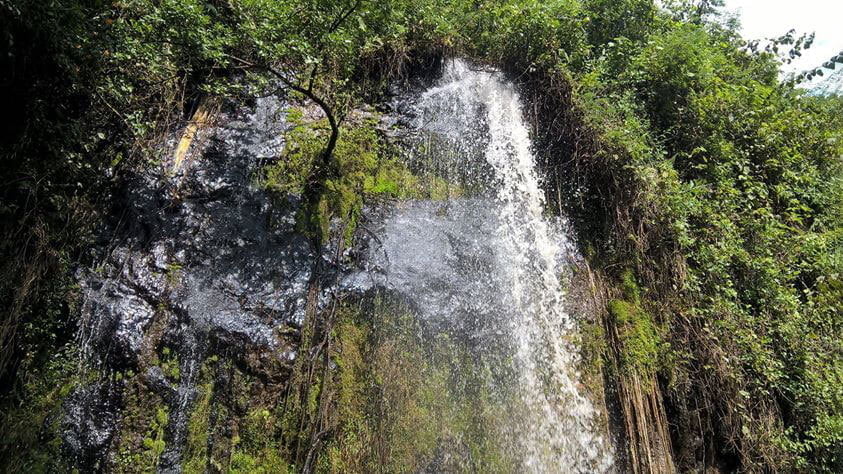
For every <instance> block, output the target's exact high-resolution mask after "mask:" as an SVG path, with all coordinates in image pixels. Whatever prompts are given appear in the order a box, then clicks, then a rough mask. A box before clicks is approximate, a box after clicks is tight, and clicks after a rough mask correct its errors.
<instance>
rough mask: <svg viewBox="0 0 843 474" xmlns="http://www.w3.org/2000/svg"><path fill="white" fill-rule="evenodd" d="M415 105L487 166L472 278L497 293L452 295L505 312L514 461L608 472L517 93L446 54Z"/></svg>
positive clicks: (557, 242)
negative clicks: (486, 202)
mask: <svg viewBox="0 0 843 474" xmlns="http://www.w3.org/2000/svg"><path fill="white" fill-rule="evenodd" d="M417 113H418V116H417V124H416V125H417V127H418V128H419V129H420V130H423V131H427V132H429V133H432V134H436V135H438V136H440V137H444V138H445V140H446V141H448V142H451V143H452V145H453V148H454V149H456V150H479V151H480V153H481V154H482V158H483V159H485V164H486V165H488V167H489V168H490V169H491V181H492V182H490V183H486V185H487V188H488V189H489V191H491V192H492V193H493V194H494V196H493V198H492V199H493V203H492V204H491V205H492V206H493V210H492V211H491V212H490V213H489V216H490V218H492V219H494V220H495V221H496V224H495V226H494V230H493V231H492V235H487V236H481V237H480V238H486V239H489V240H490V243H489V251H490V252H491V253H493V263H492V264H491V265H490V266H489V271H490V273H491V275H487V276H485V277H480V278H484V279H486V280H488V281H493V282H494V287H495V288H496V290H495V291H494V293H496V294H494V295H491V294H476V293H475V294H463V295H461V298H463V299H474V300H477V301H474V302H473V304H472V305H470V306H471V307H478V306H482V307H486V306H488V305H489V304H490V303H488V302H487V301H488V300H490V299H498V302H497V303H494V306H496V312H497V313H501V312H503V313H505V316H504V317H503V318H501V320H499V321H498V322H497V323H495V324H497V326H498V327H497V332H499V333H500V332H506V333H508V336H509V338H510V339H509V340H510V343H509V344H510V350H511V352H512V354H511V359H510V360H511V365H512V366H511V367H509V368H508V369H507V370H510V371H511V372H512V373H513V374H514V379H515V381H514V384H515V385H517V386H515V387H508V389H509V390H511V391H512V392H513V393H514V394H515V395H514V398H515V400H516V402H515V405H516V406H514V407H513V413H512V414H511V416H510V421H509V424H510V425H511V426H509V428H511V431H510V433H509V434H508V437H509V438H510V439H511V440H513V442H515V443H517V444H518V448H519V449H520V450H521V453H520V456H519V457H520V458H521V460H522V461H521V462H522V467H523V469H524V470H526V471H531V472H605V471H608V470H610V469H611V468H612V464H613V461H612V455H611V449H610V447H609V443H608V442H607V440H606V439H605V437H604V436H603V435H601V434H598V431H599V430H598V428H596V426H595V425H596V424H595V416H596V412H595V409H594V407H593V406H592V403H591V402H590V401H589V399H588V398H586V397H585V396H584V395H583V394H582V393H580V390H579V389H578V381H577V378H578V375H579V374H577V373H576V369H575V366H576V362H577V355H576V351H575V348H573V347H570V343H569V342H567V341H569V340H570V336H571V334H572V333H573V332H574V331H576V327H575V322H574V321H573V319H572V318H571V317H570V316H569V315H568V314H567V313H566V311H565V309H564V292H563V288H562V283H561V275H562V272H563V270H564V268H560V262H564V260H565V258H564V257H565V243H566V242H567V239H566V238H565V235H564V234H562V233H560V232H558V231H557V227H558V226H554V225H552V223H550V222H548V221H547V220H546V219H545V217H544V216H543V211H544V207H545V202H544V194H543V192H542V190H541V188H540V183H539V179H538V177H537V175H536V171H535V160H534V157H533V153H532V151H531V143H530V137H529V131H528V129H527V127H526V125H525V123H524V119H523V116H522V113H521V105H520V100H519V97H518V94H517V92H516V91H515V89H514V88H513V86H512V85H511V84H510V83H508V82H506V81H504V80H503V79H502V77H501V76H500V74H498V73H491V72H484V71H472V70H471V69H470V68H469V67H468V65H467V64H466V63H465V62H463V61H459V60H454V61H451V62H450V63H449V64H448V65H447V66H446V71H445V74H444V76H443V78H442V79H441V81H440V83H439V84H438V85H437V86H436V87H434V88H432V89H430V90H428V91H427V92H425V93H424V94H423V95H422V96H421V99H420V100H419V102H418V104H417ZM478 130H482V132H478ZM466 142H471V143H466ZM478 145H479V146H478ZM457 159H463V160H471V159H477V157H471V156H462V157H461V158H460V157H458V158H457ZM463 165H465V166H471V165H470V164H469V163H466V162H464V163H463ZM405 250H406V251H410V252H411V251H413V250H414V249H405ZM416 250H417V249H416ZM398 263H399V265H400V263H401V262H400V261H399V262H398Z"/></svg>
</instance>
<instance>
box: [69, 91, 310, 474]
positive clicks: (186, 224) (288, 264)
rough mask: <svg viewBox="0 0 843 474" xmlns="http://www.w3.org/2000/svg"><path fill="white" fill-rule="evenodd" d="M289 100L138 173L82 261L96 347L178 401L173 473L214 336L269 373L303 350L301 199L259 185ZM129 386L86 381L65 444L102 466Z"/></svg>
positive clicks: (165, 465)
mask: <svg viewBox="0 0 843 474" xmlns="http://www.w3.org/2000/svg"><path fill="white" fill-rule="evenodd" d="M284 107H285V103H284V102H283V101H281V100H279V99H277V98H274V97H268V98H262V99H258V100H257V103H256V104H255V106H254V107H240V108H234V107H231V108H229V109H228V110H225V111H223V112H221V113H219V114H218V119H217V125H216V126H212V127H207V128H206V129H204V130H200V131H199V133H198V136H197V137H196V138H195V139H194V144H193V151H192V153H190V154H189V155H188V157H187V159H185V160H184V162H183V163H180V166H179V167H178V169H173V168H174V164H173V163H170V162H165V163H163V165H162V166H154V167H153V168H152V169H151V170H148V171H147V172H145V173H142V174H139V175H137V176H135V177H134V179H132V180H131V181H130V182H129V183H128V185H127V187H126V190H125V199H124V201H125V202H124V204H125V206H124V209H125V210H124V211H123V213H122V215H120V216H118V219H117V220H116V223H115V224H114V225H113V226H112V227H111V228H110V229H108V230H107V231H106V232H104V235H105V236H106V238H107V239H108V242H109V245H105V246H103V247H102V249H101V254H100V255H99V256H98V259H99V263H98V264H97V265H96V266H95V267H92V268H88V269H83V270H81V271H79V273H78V280H79V284H80V287H81V290H82V294H83V304H82V323H81V329H80V333H79V342H80V346H81V348H82V351H83V354H84V357H85V358H86V359H87V360H88V361H89V362H91V363H92V364H93V365H94V366H97V367H99V368H101V369H103V371H104V372H106V373H109V372H113V373H120V374H123V373H124V372H130V373H134V372H138V373H142V374H143V375H142V377H143V378H144V379H145V380H144V383H145V385H146V386H147V387H148V388H149V389H150V390H151V391H153V392H156V393H157V395H158V396H160V398H161V399H162V400H163V401H164V403H165V404H166V405H167V411H168V412H169V413H170V416H169V421H170V422H169V423H168V428H167V430H168V433H167V435H166V438H167V439H168V440H169V442H167V443H166V446H167V448H166V450H165V451H164V452H163V453H162V456H161V463H160V465H159V466H160V467H161V468H162V469H163V470H165V471H166V470H177V469H178V468H179V463H180V459H181V453H180V447H181V445H182V444H183V438H184V436H185V429H186V428H185V424H186V422H187V420H186V418H187V413H189V410H187V409H186V408H187V407H188V406H189V405H190V404H191V403H192V400H193V398H194V397H195V384H196V379H197V376H198V372H199V367H200V365H201V363H202V361H203V360H204V359H205V358H206V357H208V356H209V355H210V352H209V349H210V348H211V347H213V348H214V351H213V352H214V353H220V352H225V353H227V354H232V355H233V357H234V358H235V359H237V358H240V359H242V363H243V364H244V365H250V366H255V365H259V366H261V367H263V368H264V369H266V370H269V371H279V370H281V371H283V370H284V368H285V367H287V368H289V366H290V365H291V364H292V360H293V358H294V352H293V351H292V347H293V346H292V342H291V341H292V340H293V339H292V337H294V336H295V335H296V333H297V331H298V328H299V327H300V325H301V322H302V319H303V314H304V313H303V312H304V294H305V291H306V288H307V285H308V281H309V279H310V272H311V268H312V266H313V260H314V253H313V252H312V250H311V248H310V245H309V243H308V241H307V240H306V239H305V238H304V237H303V236H302V235H300V234H298V233H296V232H295V231H294V229H295V225H294V224H295V213H296V210H297V203H296V202H295V200H294V199H290V200H288V202H286V203H285V204H284V205H278V203H273V202H272V198H271V197H270V196H269V195H268V194H267V193H266V192H264V191H263V190H261V189H259V188H258V187H256V186H254V185H253V182H254V179H255V174H256V172H257V170H258V169H259V167H260V166H262V165H263V164H265V163H266V162H267V161H268V160H272V159H275V158H277V157H278V155H279V153H280V151H281V150H282V148H283V146H284V143H283V132H284V130H285V128H286V127H287V122H286V121H285V117H284ZM170 348H173V349H175V350H174V351H173V357H172V359H173V360H171V361H169V362H166V361H164V362H162V361H161V360H160V359H163V358H166V357H165V355H169V353H170ZM162 350H163V351H164V354H162ZM256 354H257V355H256ZM156 362H158V364H156ZM165 363H167V364H169V365H168V366H167V368H168V371H169V373H170V375H169V376H167V375H165V374H164V373H163V371H162V370H161V368H160V367H158V365H164V364H165ZM267 368H270V369H267ZM123 385H124V383H107V384H106V383H96V384H93V385H90V386H83V387H82V388H80V389H79V390H78V391H77V392H76V393H74V394H73V395H72V396H71V397H70V398H69V400H68V401H67V403H66V410H67V415H68V416H67V419H68V420H70V421H69V422H68V423H67V427H66V429H65V444H66V446H67V447H68V448H69V450H70V452H71V455H72V456H73V457H74V458H75V459H76V460H77V461H78V463H79V465H80V467H83V468H86V467H87V468H92V469H93V468H102V467H103V466H102V465H98V464H97V462H96V461H95V460H98V459H103V458H104V456H105V455H106V452H107V451H109V447H110V446H111V445H112V443H116V442H118V440H115V436H116V433H117V432H118V431H119V429H120V427H119V426H118V425H119V421H120V416H119V415H118V409H117V408H118V406H120V405H121V404H122V402H121V398H122V394H121V392H122V387H123ZM105 414H107V415H108V416H105Z"/></svg>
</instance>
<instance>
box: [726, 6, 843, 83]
mask: <svg viewBox="0 0 843 474" xmlns="http://www.w3.org/2000/svg"><path fill="white" fill-rule="evenodd" d="M726 8H727V9H728V10H730V11H733V12H737V13H738V14H739V15H740V20H741V25H742V34H743V36H744V38H746V39H759V38H768V37H778V36H781V35H783V34H785V33H787V31H788V30H790V29H791V28H795V29H796V31H797V33H798V34H801V33H810V32H812V31H813V32H816V34H817V36H816V38H815V40H814V44H813V46H811V48H810V49H808V50H807V51H804V52H803V53H802V57H801V58H797V60H795V61H794V62H793V63H792V64H790V65H785V66H784V67H783V69H784V70H785V71H786V72H790V71H803V70H805V69H810V68H813V67H816V66H819V65H821V64H822V63H824V62H825V61H828V60H829V58H831V57H832V56H834V55H835V54H837V53H839V52H840V51H843V0H726ZM839 68H840V66H839V65H838V69H839Z"/></svg>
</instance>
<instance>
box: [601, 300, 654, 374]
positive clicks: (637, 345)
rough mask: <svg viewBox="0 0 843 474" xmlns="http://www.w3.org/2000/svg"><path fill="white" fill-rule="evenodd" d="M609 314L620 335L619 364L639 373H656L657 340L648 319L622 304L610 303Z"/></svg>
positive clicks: (627, 303) (636, 307) (632, 305)
mask: <svg viewBox="0 0 843 474" xmlns="http://www.w3.org/2000/svg"><path fill="white" fill-rule="evenodd" d="M609 314H610V315H611V316H612V318H613V320H614V322H615V324H616V325H617V328H618V333H619V335H620V344H621V347H620V351H621V363H622V364H623V365H624V366H625V367H627V368H631V369H634V370H637V371H639V372H642V373H652V372H653V371H655V370H657V368H658V364H659V352H660V346H661V338H660V337H659V333H658V331H657V328H656V325H655V324H654V323H653V320H652V318H651V317H650V315H649V314H647V312H645V311H644V310H643V309H641V307H640V306H639V305H637V304H635V303H632V302H630V301H625V300H612V301H610V302H609Z"/></svg>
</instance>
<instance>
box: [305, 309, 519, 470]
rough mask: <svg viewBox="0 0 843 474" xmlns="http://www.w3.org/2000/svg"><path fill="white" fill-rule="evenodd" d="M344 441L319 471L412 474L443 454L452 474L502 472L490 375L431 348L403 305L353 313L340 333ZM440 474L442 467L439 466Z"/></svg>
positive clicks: (339, 414)
mask: <svg viewBox="0 0 843 474" xmlns="http://www.w3.org/2000/svg"><path fill="white" fill-rule="evenodd" d="M335 337H336V339H337V344H336V345H335V351H336V352H335V354H333V355H332V359H333V360H334V361H335V362H336V364H337V368H338V372H339V373H338V374H337V378H336V387H337V389H336V390H337V397H336V401H337V409H336V412H335V415H334V416H335V419H334V421H333V423H335V424H336V426H337V430H338V434H337V436H335V437H334V438H333V439H332V440H331V442H330V443H329V444H328V446H327V448H326V450H325V453H324V455H323V456H322V458H321V460H320V469H322V470H325V471H330V472H371V471H374V470H380V471H383V472H414V471H420V470H424V469H425V468H426V467H427V466H429V465H430V464H431V463H432V462H433V460H434V459H435V458H436V456H437V455H438V454H437V453H441V452H446V453H449V455H450V456H451V458H452V459H451V461H450V462H453V463H454V465H453V466H451V468H449V470H469V471H472V470H473V471H478V472H506V471H512V470H514V467H515V466H514V464H513V460H512V459H510V458H509V457H508V456H507V455H506V453H505V452H504V451H502V450H501V439H500V435H501V431H500V427H499V423H500V420H501V414H502V413H506V410H505V408H504V406H502V405H501V401H500V400H497V399H495V398H494V397H493V396H492V394H491V393H490V392H489V389H488V386H489V385H488V384H489V379H488V377H490V376H491V374H489V373H488V372H487V371H484V370H482V369H480V368H478V367H475V366H474V364H475V362H474V359H473V358H472V357H471V356H470V355H469V354H467V353H466V352H465V350H464V349H461V348H460V347H459V346H458V345H456V344H455V342H454V341H452V340H450V339H449V338H447V337H441V338H436V339H435V340H434V341H425V340H422V338H421V337H420V336H419V332H418V328H417V326H416V319H415V318H414V317H413V315H412V314H411V313H410V312H409V311H408V310H407V308H405V307H403V306H402V305H400V304H393V303H387V302H383V301H376V302H374V304H373V307H372V308H370V309H369V310H366V311H360V308H354V307H348V308H345V309H344V310H343V311H342V317H341V320H340V322H338V324H337V326H336V328H335ZM440 467H441V466H440Z"/></svg>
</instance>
